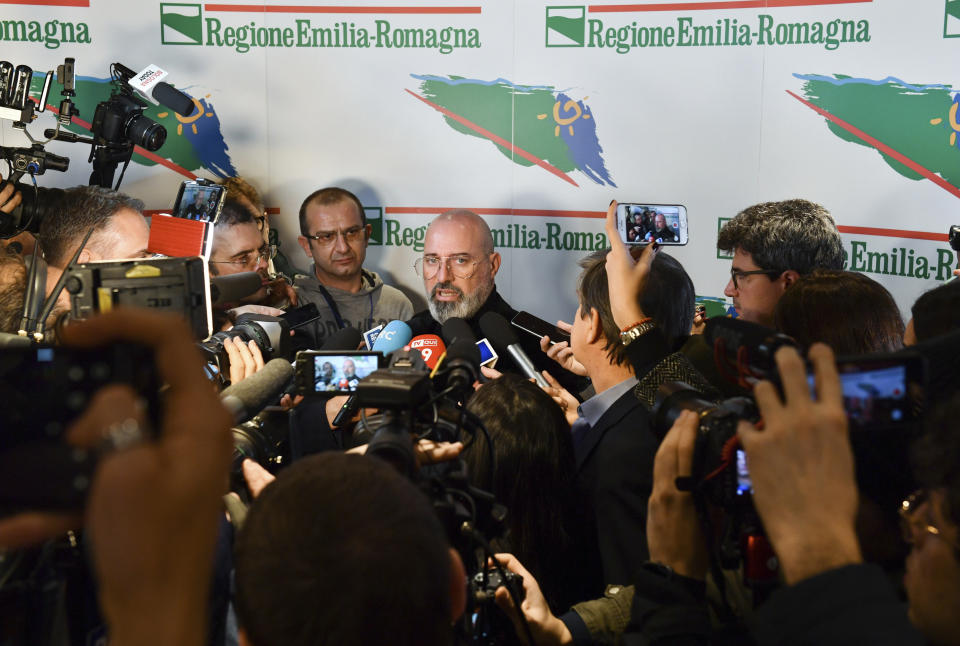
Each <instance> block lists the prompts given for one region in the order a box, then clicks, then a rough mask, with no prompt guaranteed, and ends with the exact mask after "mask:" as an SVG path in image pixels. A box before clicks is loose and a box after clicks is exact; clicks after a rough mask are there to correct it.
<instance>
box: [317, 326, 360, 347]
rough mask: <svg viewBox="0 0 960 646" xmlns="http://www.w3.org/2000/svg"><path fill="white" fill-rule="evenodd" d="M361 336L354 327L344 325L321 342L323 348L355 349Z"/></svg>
mask: <svg viewBox="0 0 960 646" xmlns="http://www.w3.org/2000/svg"><path fill="white" fill-rule="evenodd" d="M361 341H363V337H362V336H361V334H360V330H358V329H357V328H355V327H345V328H342V329H340V330H337V331H336V332H334V333H333V334H331V335H330V336H329V337H327V340H326V341H324V342H323V346H322V347H323V349H324V350H356V349H357V348H358V347H359V346H360V342H361Z"/></svg>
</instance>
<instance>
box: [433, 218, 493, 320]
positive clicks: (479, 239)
mask: <svg viewBox="0 0 960 646" xmlns="http://www.w3.org/2000/svg"><path fill="white" fill-rule="evenodd" d="M422 267H423V286H424V291H425V292H426V295H427V299H428V305H429V307H430V313H431V314H432V315H433V318H434V319H436V320H437V321H438V322H440V323H443V322H445V321H446V320H447V319H449V318H451V317H458V318H464V319H468V318H471V317H472V316H474V315H475V314H476V313H477V312H478V311H479V310H480V308H481V307H482V306H483V304H484V303H485V302H486V300H487V298H488V297H489V296H490V294H491V292H493V288H494V277H495V276H496V275H497V271H498V270H499V269H500V254H498V253H497V252H496V251H494V249H493V235H492V234H491V233H490V227H489V226H487V223H486V222H485V221H484V219H483V218H481V217H480V216H479V215H477V214H476V213H474V212H473V211H467V210H465V209H457V210H453V211H447V212H446V213H443V214H441V215H439V216H437V217H436V218H435V219H434V220H433V222H431V223H430V226H429V227H427V235H426V238H425V239H424V241H423V264H422Z"/></svg>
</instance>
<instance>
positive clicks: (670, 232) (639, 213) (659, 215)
mask: <svg viewBox="0 0 960 646" xmlns="http://www.w3.org/2000/svg"><path fill="white" fill-rule="evenodd" d="M617 231H619V232H620V239H621V240H623V241H624V242H625V243H627V244H634V245H643V244H649V243H651V242H657V243H659V244H665V245H685V244H687V240H688V239H689V235H688V227H687V207H685V206H683V205H682V204H639V203H632V202H624V203H623V204H618V205H617Z"/></svg>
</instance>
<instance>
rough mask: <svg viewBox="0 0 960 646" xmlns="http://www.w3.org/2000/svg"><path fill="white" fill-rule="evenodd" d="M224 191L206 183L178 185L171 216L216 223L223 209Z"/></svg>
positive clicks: (189, 182)
mask: <svg viewBox="0 0 960 646" xmlns="http://www.w3.org/2000/svg"><path fill="white" fill-rule="evenodd" d="M226 194H227V193H226V189H225V188H224V187H222V186H218V185H216V184H212V183H210V182H207V181H186V182H183V183H182V184H181V185H180V191H179V192H178V193H177V202H176V204H174V205H173V216H174V217H177V218H183V219H185V220H201V221H203V222H216V221H217V217H218V216H219V215H220V209H221V208H223V202H224V198H225V196H226Z"/></svg>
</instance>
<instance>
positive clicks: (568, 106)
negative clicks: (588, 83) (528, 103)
mask: <svg viewBox="0 0 960 646" xmlns="http://www.w3.org/2000/svg"><path fill="white" fill-rule="evenodd" d="M589 98H590V97H588V96H585V97H583V100H584V101H586V100H587V99H589ZM571 110H573V112H574V115H573V116H572V117H561V116H560V102H559V101H557V102H556V103H554V104H553V120H554V121H556V122H557V125H556V127H555V128H554V129H553V136H554V137H559V136H560V126H567V128H568V132H569V133H570V134H571V136H572V135H573V122H574V121H576V120H577V119H580V118H581V117H582V118H584V119H589V118H590V115H589V114H586V113H584V111H583V109H582V108H581V107H580V104H579V103H577V102H576V101H574V100H573V99H570V100H569V101H567V102H566V103H564V104H563V111H564V113H566V114H569V113H570V111H571ZM547 116H548V115H546V114H538V115H537V119H540V120H541V121H542V120H543V119H546V118H547Z"/></svg>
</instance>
